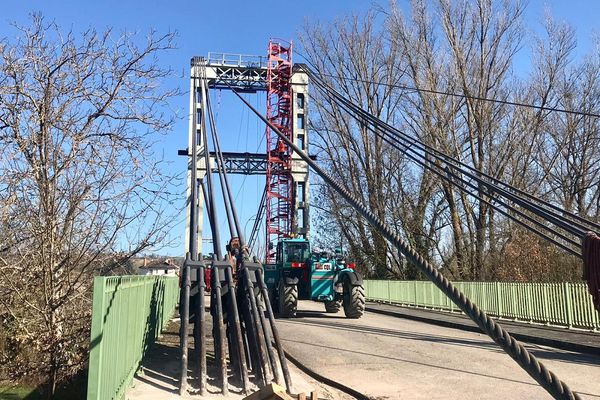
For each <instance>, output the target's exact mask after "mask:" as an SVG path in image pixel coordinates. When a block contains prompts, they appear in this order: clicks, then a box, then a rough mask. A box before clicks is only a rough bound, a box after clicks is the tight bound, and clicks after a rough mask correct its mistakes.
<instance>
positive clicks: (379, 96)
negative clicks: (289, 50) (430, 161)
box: [301, 12, 431, 277]
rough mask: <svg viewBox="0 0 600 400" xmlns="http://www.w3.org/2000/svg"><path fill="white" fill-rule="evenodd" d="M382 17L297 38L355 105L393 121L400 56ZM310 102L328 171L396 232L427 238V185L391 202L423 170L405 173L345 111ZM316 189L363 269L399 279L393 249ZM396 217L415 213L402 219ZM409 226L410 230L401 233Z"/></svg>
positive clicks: (327, 102)
mask: <svg viewBox="0 0 600 400" xmlns="http://www.w3.org/2000/svg"><path fill="white" fill-rule="evenodd" d="M381 18H382V15H381V14H379V13H377V12H370V13H369V14H367V15H366V16H365V18H363V19H360V18H359V17H357V16H353V17H349V18H346V19H344V20H339V21H336V22H334V23H333V24H332V25H331V27H327V28H324V27H322V26H320V25H319V24H315V25H308V26H306V27H305V30H304V33H303V34H302V37H301V40H302V42H303V45H304V48H305V49H306V52H307V57H308V59H309V61H310V63H311V64H312V65H313V67H314V68H315V69H316V71H317V72H318V73H320V74H321V76H322V77H323V78H324V79H325V80H326V81H327V82H328V83H329V84H330V85H331V86H333V87H335V88H336V89H337V90H338V91H340V92H341V93H342V94H343V95H345V96H347V97H348V98H351V99H353V100H354V101H355V102H357V103H358V104H361V106H362V108H363V109H365V110H368V111H369V112H370V113H372V114H373V115H375V116H377V117H378V118H381V119H382V120H384V121H387V122H389V123H391V124H394V123H395V122H396V118H397V109H398V104H399V102H400V99H401V95H402V93H398V91H396V90H394V89H393V86H394V85H396V84H398V83H400V82H401V78H402V76H403V74H404V72H403V69H404V67H403V57H402V54H401V53H399V51H398V48H397V46H395V45H394V43H392V42H390V41H386V40H382V38H383V35H384V34H385V32H384V31H383V30H381V29H379V28H377V25H378V24H377V21H378V20H379V19H381ZM312 103H313V106H312V110H313V111H314V113H313V115H312V120H311V121H312V122H311V126H310V128H311V129H312V131H313V132H314V133H315V134H316V135H317V137H318V140H317V141H316V142H313V146H314V147H316V148H318V149H319V151H322V152H323V153H324V154H325V157H323V159H326V160H327V161H325V164H326V167H327V169H328V170H329V171H330V172H331V173H332V174H333V175H334V176H336V177H338V178H339V179H340V182H341V183H342V184H343V185H344V186H345V187H346V188H347V189H348V190H349V191H351V192H353V193H355V194H356V195H358V196H361V197H362V199H363V201H364V202H365V204H368V205H369V206H370V208H371V210H372V211H373V212H374V213H375V214H376V215H377V216H378V217H379V218H381V219H385V220H387V221H389V222H390V224H392V225H394V226H396V227H397V229H398V232H399V233H401V234H403V235H409V236H410V237H411V238H412V239H413V240H414V241H415V242H416V241H419V242H420V241H422V240H421V239H422V238H423V237H424V236H426V235H424V234H423V226H422V220H423V219H424V216H425V209H426V205H427V203H428V201H429V199H430V197H431V192H430V188H429V187H427V186H428V184H425V185H424V187H423V188H422V190H421V193H420V195H419V191H417V192H416V193H408V192H407V191H406V190H405V191H404V194H405V195H406V196H407V197H406V200H409V199H408V197H411V199H410V201H407V202H398V197H397V194H398V189H399V187H403V188H408V187H410V186H409V185H400V184H399V182H401V181H404V180H405V179H407V180H413V181H414V180H417V181H420V180H421V179H422V175H420V174H414V173H413V174H411V176H404V175H403V174H402V172H404V170H403V168H402V166H403V165H406V162H405V160H403V157H402V156H401V155H400V154H399V153H398V152H395V151H390V147H389V145H387V144H386V143H385V142H384V141H383V140H382V139H381V138H380V137H378V136H377V135H375V134H373V133H372V132H371V131H370V130H369V129H368V128H367V126H366V125H364V124H360V123H358V122H357V121H355V120H354V119H353V118H352V117H351V116H349V115H348V114H346V113H345V112H344V111H343V109H341V108H340V107H339V106H338V105H337V104H336V103H335V101H333V100H332V99H331V98H328V97H327V96H324V95H321V94H320V93H319V92H317V91H313V95H312ZM323 190H324V191H323V192H322V193H321V197H320V198H321V199H323V200H324V202H321V203H320V205H321V207H323V210H322V211H323V213H322V214H321V215H323V216H332V217H333V218H334V219H335V220H336V221H337V222H338V224H339V226H340V227H343V229H340V230H338V232H339V233H340V234H342V235H344V239H345V240H344V241H345V243H348V245H349V248H350V251H351V253H352V256H353V257H354V258H355V259H357V261H359V263H360V264H362V265H365V266H368V268H367V270H370V272H372V273H373V274H374V275H375V276H379V277H385V276H389V275H390V274H391V275H396V276H403V275H404V272H403V271H402V270H403V268H404V267H405V265H404V264H403V260H402V258H401V257H400V255H399V254H398V251H397V249H394V248H391V247H390V246H389V245H388V243H386V241H385V239H384V238H383V237H382V236H381V235H380V234H379V233H378V232H377V231H376V230H374V229H373V228H372V227H371V226H369V225H368V224H366V223H365V222H364V221H363V220H362V218H361V217H360V216H359V215H358V214H357V213H355V212H354V211H352V210H351V209H350V208H348V207H347V205H346V204H344V203H343V202H342V201H341V200H340V199H338V198H337V197H336V196H335V195H334V194H333V193H332V192H331V191H329V190H328V189H327V188H323ZM413 195H414V197H412V196H413ZM415 202H416V203H418V204H415ZM410 207H413V208H415V209H416V208H418V209H419V210H418V211H417V212H416V213H411V212H409V211H407V208H410ZM403 214H404V215H407V214H414V215H415V217H414V218H413V220H412V221H406V220H405V219H403V218H402V215H403ZM419 219H420V220H419ZM417 220H418V221H417ZM413 225H414V229H413V228H412V226H413ZM408 226H411V228H410V229H406V230H405V229H404V228H407V227H408ZM417 237H418V238H417ZM413 274H414V272H413Z"/></svg>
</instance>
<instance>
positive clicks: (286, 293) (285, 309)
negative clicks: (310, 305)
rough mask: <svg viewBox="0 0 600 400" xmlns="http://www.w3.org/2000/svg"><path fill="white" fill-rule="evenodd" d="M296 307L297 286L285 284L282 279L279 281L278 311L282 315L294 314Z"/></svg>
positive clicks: (293, 315)
mask: <svg viewBox="0 0 600 400" xmlns="http://www.w3.org/2000/svg"><path fill="white" fill-rule="evenodd" d="M297 309H298V286H297V285H286V284H285V283H284V282H283V280H282V281H280V282H279V313H280V314H281V316H282V317H285V318H290V317H295V316H296V310H297Z"/></svg>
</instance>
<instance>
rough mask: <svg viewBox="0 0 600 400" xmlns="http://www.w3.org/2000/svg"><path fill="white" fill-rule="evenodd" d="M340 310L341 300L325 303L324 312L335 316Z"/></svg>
mask: <svg viewBox="0 0 600 400" xmlns="http://www.w3.org/2000/svg"><path fill="white" fill-rule="evenodd" d="M340 308H342V300H331V301H326V302H325V311H326V312H328V313H332V314H335V313H336V312H338V311H340Z"/></svg>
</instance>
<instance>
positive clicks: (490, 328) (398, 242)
mask: <svg viewBox="0 0 600 400" xmlns="http://www.w3.org/2000/svg"><path fill="white" fill-rule="evenodd" d="M228 86H229V85H228ZM229 88H230V89H231V90H232V91H233V92H234V93H235V94H236V96H237V97H238V98H239V99H240V100H242V102H243V103H244V104H246V106H248V107H249V108H250V109H251V110H252V111H253V112H254V113H255V114H256V115H257V116H258V117H259V118H260V119H261V120H262V121H263V122H264V123H266V124H267V125H268V126H269V128H271V129H272V130H273V131H274V132H275V133H276V134H277V135H278V136H279V138H280V139H281V140H283V141H284V142H285V143H286V144H287V145H288V146H290V148H291V149H292V150H293V151H294V152H295V153H296V154H298V155H299V156H300V158H302V159H303V160H304V161H305V162H306V163H307V164H308V165H309V166H310V167H311V169H312V170H313V171H315V172H316V173H317V174H318V175H319V176H320V177H321V179H323V180H324V181H325V182H326V183H327V184H329V186H331V187H332V188H333V189H335V191H336V192H338V193H339V194H340V195H341V196H342V197H343V198H344V200H346V201H347V202H348V203H349V204H350V205H351V206H352V207H353V208H354V209H355V210H356V211H358V212H359V213H360V214H361V215H362V216H363V217H364V218H365V219H366V220H367V221H368V222H369V223H370V224H371V225H372V226H373V227H375V228H376V229H377V230H378V231H379V233H380V234H381V235H382V236H384V237H385V238H386V239H387V240H388V241H389V242H390V243H392V244H393V245H394V246H396V247H397V248H398V249H399V250H400V251H401V252H402V254H404V256H405V257H406V258H407V259H408V260H409V261H410V262H411V263H413V264H414V265H415V266H417V267H418V268H419V269H420V270H421V272H423V273H424V274H425V275H426V276H427V277H428V278H429V279H430V280H431V281H432V282H433V283H434V284H435V285H436V286H437V287H438V288H439V289H440V290H441V291H442V292H444V294H446V296H448V297H449V298H450V299H451V300H452V301H453V302H454V303H455V304H456V305H457V306H458V307H459V308H460V309H461V310H462V311H463V312H464V313H465V314H466V315H468V316H469V318H471V319H472V320H473V321H474V322H475V323H476V324H477V325H478V326H479V327H480V328H481V330H482V331H484V332H485V333H486V334H487V335H488V336H489V337H490V338H492V340H494V342H496V343H497V344H498V345H499V346H500V347H501V348H502V349H503V350H504V351H505V352H506V353H507V354H508V355H510V356H511V357H512V358H513V359H514V360H515V361H516V362H517V364H519V365H520V366H521V367H522V368H523V369H524V370H525V371H526V372H527V373H528V374H529V375H530V376H531V377H532V378H533V379H535V380H536V381H537V382H538V383H539V384H540V385H541V386H542V387H543V388H544V389H546V391H548V393H550V394H551V395H552V396H553V397H554V398H555V399H581V397H580V396H579V395H578V394H577V393H575V392H573V391H571V389H570V388H569V387H568V386H567V384H566V383H564V382H562V381H561V380H560V379H558V377H557V376H556V375H555V374H554V373H553V372H551V371H550V370H549V369H548V368H546V366H545V365H544V364H542V363H541V362H539V361H538V360H537V358H536V357H535V356H534V355H532V354H531V353H529V351H528V350H527V349H526V348H525V347H524V346H523V345H522V344H521V343H519V342H518V341H517V340H515V339H514V338H513V337H512V336H511V335H510V334H509V333H508V332H507V331H505V330H504V329H503V328H502V326H500V324H498V323H496V322H495V321H494V320H493V319H492V318H490V317H489V316H488V315H487V314H486V313H485V312H484V311H482V310H480V309H479V307H477V305H476V304H474V303H473V302H471V300H469V298H468V297H466V296H465V295H464V293H462V292H461V291H460V290H458V288H456V287H455V286H454V285H453V284H452V282H450V281H449V280H448V279H447V278H446V277H444V275H442V274H441V273H440V272H439V271H438V270H437V268H435V267H434V266H433V265H432V264H430V263H429V262H428V261H427V260H425V259H424V258H423V257H422V256H421V255H420V254H419V253H417V252H416V251H415V250H414V249H413V248H412V247H411V246H410V245H409V244H408V243H407V242H406V241H404V240H403V239H402V238H401V237H400V236H399V235H397V234H396V233H394V232H393V231H392V230H391V229H390V228H389V227H388V226H387V225H386V224H385V223H384V222H383V221H381V220H380V219H379V218H378V217H377V216H376V215H375V214H373V213H372V212H371V211H370V210H369V209H368V208H367V207H366V206H365V205H364V204H362V203H361V202H360V201H359V200H358V199H357V198H356V197H354V196H353V195H352V194H351V193H350V192H348V191H347V190H346V189H345V188H344V187H343V186H341V185H340V184H339V183H338V182H337V180H336V179H334V178H333V177H331V176H329V174H328V173H327V172H325V171H324V170H323V169H321V167H319V166H318V165H317V164H316V163H315V162H314V161H313V160H312V159H311V158H310V157H309V156H308V155H307V154H306V153H304V151H302V150H300V148H298V146H296V145H295V144H294V143H293V142H292V141H291V140H289V139H288V138H287V137H286V136H285V135H284V134H283V133H281V131H279V129H277V128H276V127H275V126H274V125H273V124H272V123H271V122H270V121H269V120H268V119H267V118H265V117H264V116H263V115H262V114H260V113H259V112H258V111H257V110H256V109H255V108H254V107H253V106H252V105H251V104H250V103H248V101H246V100H245V99H244V98H243V97H242V96H241V95H240V94H239V93H238V92H237V91H236V90H235V89H233V88H232V87H231V86H229Z"/></svg>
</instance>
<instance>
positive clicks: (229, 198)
mask: <svg viewBox="0 0 600 400" xmlns="http://www.w3.org/2000/svg"><path fill="white" fill-rule="evenodd" d="M206 103H207V106H208V117H209V121H210V126H211V128H212V129H211V133H212V139H213V144H214V147H215V155H216V156H217V161H218V164H219V169H218V170H219V176H221V182H224V185H225V188H224V190H223V200H224V201H225V203H226V207H227V206H228V208H229V209H230V211H231V216H229V214H228V215H227V217H228V218H230V217H231V218H232V219H233V221H231V220H229V224H230V229H231V228H234V229H235V232H237V235H235V234H234V231H233V230H232V231H231V235H232V236H237V237H238V239H239V241H240V245H241V246H242V247H243V246H244V235H243V232H242V230H241V226H240V220H239V218H238V214H237V210H236V208H235V204H234V201H233V192H232V190H231V185H230V184H229V177H228V175H227V169H226V168H225V161H224V160H223V153H222V152H221V143H220V141H219V135H218V133H217V125H216V124H215V120H214V114H213V112H212V108H211V105H210V96H208V88H207V100H206ZM222 184H223V183H222ZM225 193H227V196H225ZM226 197H227V198H226Z"/></svg>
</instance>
